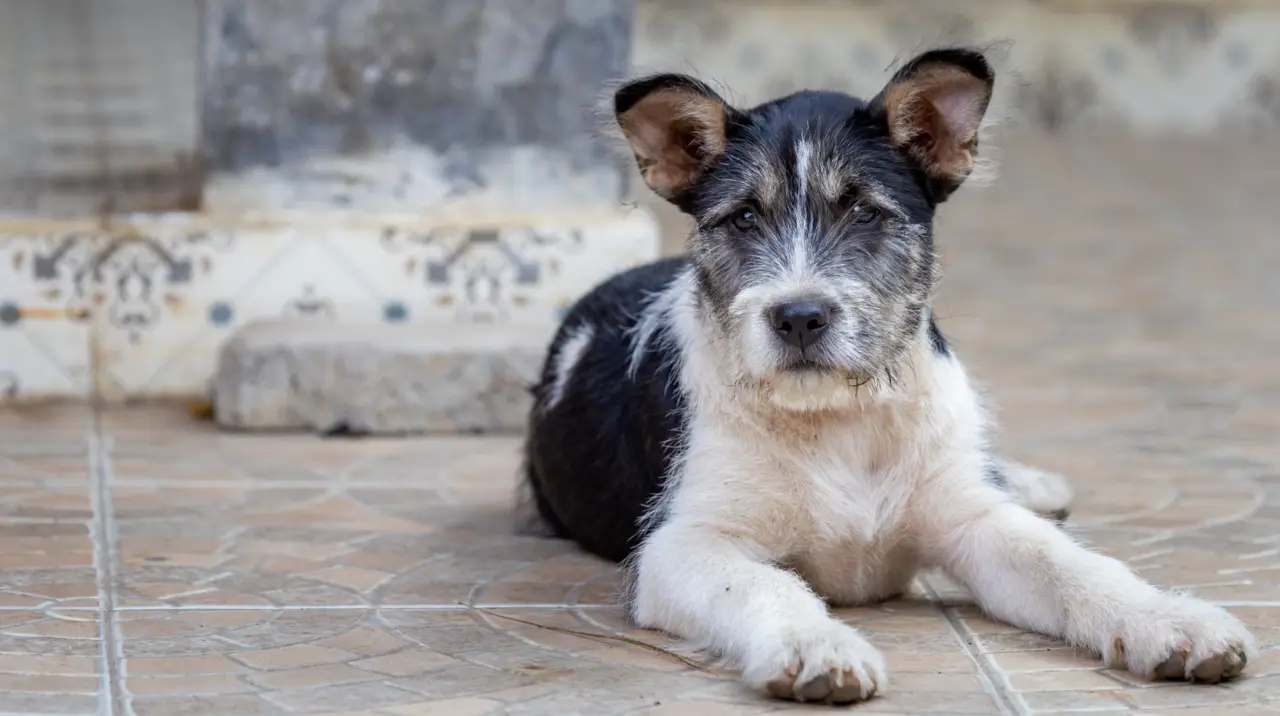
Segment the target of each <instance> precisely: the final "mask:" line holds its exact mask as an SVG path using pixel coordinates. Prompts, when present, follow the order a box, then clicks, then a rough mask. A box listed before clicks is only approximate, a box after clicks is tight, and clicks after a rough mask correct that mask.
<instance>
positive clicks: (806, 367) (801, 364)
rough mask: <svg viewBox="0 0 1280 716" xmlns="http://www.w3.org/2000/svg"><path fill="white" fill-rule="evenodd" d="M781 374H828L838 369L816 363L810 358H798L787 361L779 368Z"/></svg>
mask: <svg viewBox="0 0 1280 716" xmlns="http://www.w3.org/2000/svg"><path fill="white" fill-rule="evenodd" d="M781 370H782V372H783V373H802V374H803V373H828V372H834V371H837V370H838V369H837V368H836V367H835V366H831V365H827V364H826V363H823V362H820V361H816V360H814V359H812V358H805V357H800V358H796V359H794V360H790V361H787V362H786V363H784V364H783V365H782V366H781Z"/></svg>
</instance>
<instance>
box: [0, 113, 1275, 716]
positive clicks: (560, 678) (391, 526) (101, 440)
mask: <svg viewBox="0 0 1280 716" xmlns="http://www.w3.org/2000/svg"><path fill="white" fill-rule="evenodd" d="M1005 156H1006V161H1005V172H1004V179H1003V181H1002V182H1001V183H999V184H998V185H996V186H995V187H992V188H990V189H987V190H984V191H981V192H965V193H963V194H961V195H959V196H958V197H957V198H956V200H955V201H954V203H953V204H952V205H949V206H947V207H946V210H945V211H944V214H943V217H942V220H941V222H940V229H939V235H940V244H941V246H942V247H943V248H944V250H945V252H946V257H947V269H948V270H947V277H946V278H945V279H944V292H943V297H942V298H941V299H940V300H939V302H938V312H939V313H940V314H941V316H942V317H943V327H944V329H945V330H947V331H948V332H949V333H950V334H951V335H952V337H953V340H954V343H955V344H956V345H957V346H958V349H959V350H960V351H961V353H962V355H964V356H966V358H967V360H968V362H969V364H970V366H971V368H972V370H973V372H974V373H975V374H976V376H977V377H978V378H979V379H981V380H982V381H984V382H985V384H986V385H987V386H988V387H989V389H990V393H991V396H992V398H993V400H994V401H995V402H996V404H998V405H999V406H1000V407H1001V417H1002V422H1003V431H1002V434H1001V443H1002V445H1003V447H1004V449H1005V450H1006V451H1007V452H1009V453H1010V454H1012V455H1013V456H1015V457H1017V458H1020V459H1022V460H1025V461H1028V462H1031V463H1033V464H1036V465H1039V466H1043V467H1047V468H1052V469H1056V470H1061V471H1065V472H1067V473H1068V474H1070V475H1071V476H1072V477H1073V479H1074V480H1075V482H1076V485H1077V488H1078V490H1079V493H1080V500H1079V504H1078V507H1077V511H1076V514H1075V516H1074V517H1073V520H1072V521H1073V523H1074V527H1073V529H1075V530H1076V531H1077V532H1078V533H1079V534H1081V535H1082V536H1084V537H1086V538H1087V539H1089V540H1091V541H1092V542H1093V543H1094V544H1096V545H1097V546H1098V548H1100V549H1101V550H1103V551H1105V552H1108V553H1110V554H1113V555H1116V556H1119V557H1122V558H1124V559H1127V560H1129V561H1130V562H1131V563H1132V564H1133V565H1134V566H1135V567H1136V568H1137V569H1138V570H1140V571H1141V572H1142V573H1143V574H1144V575H1146V576H1147V577H1149V578H1151V579H1153V580H1155V581H1157V582H1159V583H1162V584H1166V585H1173V586H1178V587H1184V588H1188V589H1190V590H1192V591H1193V592H1195V593H1197V594H1200V595H1202V596H1204V597H1206V598H1209V599H1212V600H1216V601H1218V602H1219V603H1221V604H1223V605H1225V606H1227V607H1229V608H1230V609H1232V610H1233V611H1235V612H1236V613H1237V614H1239V615H1240V616H1241V617H1242V618H1244V619H1246V620H1247V621H1248V622H1249V623H1250V624H1251V625H1253V627H1254V629H1255V633H1256V634H1257V636H1258V637H1259V639H1260V641H1261V642H1262V643H1263V644H1264V646H1265V647H1266V648H1267V651H1266V652H1265V653H1264V654H1263V656H1262V657H1261V658H1259V659H1257V660H1256V661H1254V662H1253V663H1251V664H1250V665H1249V670H1248V671H1247V674H1248V678H1246V679H1244V680H1242V681H1240V682H1238V683H1235V684H1232V685H1230V686H1225V687H1205V686H1185V685H1149V684H1144V683H1141V682H1138V681H1135V680H1134V679H1133V678H1131V677H1129V676H1128V675H1126V674H1123V673H1115V672H1110V671H1104V670H1102V669H1100V668H1099V667H1098V664H1097V662H1096V661H1095V660H1094V659H1092V658H1091V657H1089V656H1088V655H1083V654H1077V653H1075V652H1073V651H1072V650H1070V649H1067V648H1065V647H1064V646H1063V645H1062V644H1060V643H1057V642H1054V641H1052V640H1050V639H1045V638H1041V637H1037V636H1032V635H1028V634H1024V633H1020V632H1018V631H1017V630H1015V629H1011V628H1007V627H1004V626H1001V625H999V624H995V623H992V622H990V621H987V620H985V619H983V618H982V617H980V616H978V615H977V614H976V613H975V611H974V610H973V609H972V608H971V607H969V606H967V605H966V603H965V600H964V597H963V594H960V593H957V592H956V591H955V590H954V589H953V588H951V587H949V586H948V585H947V584H946V583H945V580H942V579H940V578H937V577H936V576H929V577H926V578H925V579H923V580H922V582H921V585H920V588H919V590H918V593H917V595H916V597H915V598H913V599H910V600H906V601H900V602H894V603H891V604H886V605H882V606H878V607H871V608H865V609H856V610H849V611H846V612H844V613H843V616H844V617H845V618H847V619H848V620H850V621H853V622H856V623H858V624H859V625H860V626H861V627H862V628H864V629H865V630H866V632H867V633H868V634H869V635H870V636H871V638H872V640H873V641H874V642H875V643H876V644H878V645H879V646H880V647H881V648H882V649H883V650H884V652H885V653H886V656H887V659H888V662H889V664H890V667H891V669H892V675H893V682H892V685H891V688H889V689H888V691H887V692H886V693H885V694H884V695H883V697H881V698H877V699H875V700H874V701H872V702H870V703H868V704H864V705H862V706H858V707H855V710H854V713H861V714H891V713H899V714H901V713H938V714H968V713H1004V714H1027V713H1037V714H1039V713H1065V712H1089V713H1114V712H1122V711H1139V710H1141V711H1147V712H1152V713H1165V714H1184V715H1186V716H1190V715H1191V714H1280V648H1278V647H1280V441H1278V440H1277V429H1278V428H1280V419H1278V417H1277V415H1278V414H1277V410H1276V406H1277V405H1278V404H1280V361H1278V360H1277V359H1276V356H1277V355H1280V333H1278V332H1276V331H1275V325H1276V318H1275V316H1276V309H1277V308H1278V307H1280V300H1278V299H1280V280H1277V279H1276V278H1275V277H1276V276H1277V275H1280V274H1278V273H1277V269H1280V241H1277V240H1276V237H1275V230H1274V227H1275V226H1277V225H1280V202H1276V201H1274V199H1272V198H1270V197H1271V195H1272V192H1273V190H1274V187H1276V186H1280V169H1277V167H1280V147H1276V146H1270V145H1266V146H1262V145H1256V144H1254V145H1246V144H1244V143H1238V144H1207V143H1206V144H1178V145H1173V144H1163V145H1156V144H1148V145H1140V146H1134V145H1129V144H1126V143H1124V142H1121V141H1118V140H1114V139H1112V140H1106V141H1103V140H1097V141H1084V140H1078V141H1075V142H1073V143H1070V144H1061V143H1050V142H1044V141H1039V140H1034V139H1021V140H1013V141H1009V142H1007V143H1006V144H1005ZM515 448H516V441H515V439H512V438H456V439H450V438H434V439H417V440H328V441H325V440H320V439H316V438H311V437H284V436H271V437H255V436H235V435H222V434H218V433H217V432H215V431H214V430H212V429H211V428H210V427H209V426H207V425H205V424H202V423H198V422H194V421H193V420H191V419H189V418H188V417H187V416H186V414H185V412H183V411H182V410H181V409H178V408H174V409H167V408H145V409H104V410H99V411H93V410H91V409H90V408H88V407H74V406H68V407H49V408H29V409H23V410H16V409H11V410H9V411H7V412H0V713H42V714H43V713H49V714H88V713H100V714H112V715H113V716H125V715H127V714H138V715H139V716H151V715H159V714H166V715H167V714H210V715H217V716H236V715H241V714H243V715H245V716H252V715H255V714H278V713H279V714H295V713H296V714H318V713H344V714H352V713H360V714H383V715H392V714H398V715H400V716H409V715H419V716H421V715H426V714H430V715H432V716H434V715H437V714H451V715H452V714H456V715H459V716H466V715H468V714H477V715H478V714H496V713H514V714H557V715H558V714H575V713H581V714H615V713H628V714H630V713H646V714H696V715H697V716H716V715H718V714H737V713H759V712H766V711H790V710H795V709H796V708H799V707H791V706H788V705H786V704H781V703H777V702H771V701H766V700H762V699H760V698H758V697H756V696H755V695H753V694H751V693H748V692H745V691H744V690H742V689H741V688H740V687H739V686H738V685H737V683H736V682H735V681H734V680H733V679H732V678H730V677H728V676H727V675H725V674H721V673H717V672H715V671H711V670H706V669H703V668H701V667H700V666H698V665H691V664H687V663H682V662H680V661H678V660H676V659H675V658H672V657H670V656H668V655H665V654H663V653H659V652H656V651H654V650H653V649H651V648H649V647H646V646H644V645H645V644H647V645H663V644H665V643H667V642H665V641H664V640H663V638H662V637H660V636H659V635H656V634H652V633H647V632H640V631H637V630H635V629H633V628H631V627H630V626H628V625H627V624H626V623H625V622H624V620H623V618H622V615H621V613H620V612H619V610H618V609H617V607H615V606H613V605H612V603H611V599H612V594H613V589H614V586H615V577H614V573H613V570H612V568H611V567H610V566H609V565H606V564H603V563H600V562H597V561H595V560H593V559H589V558H587V557H584V556H582V555H580V554H578V553H577V552H576V551H575V550H574V549H573V548H572V547H571V546H570V545H567V544H562V543H557V542H550V541H541V540H536V539H531V538H518V537H515V536H512V534H511V530H510V527H509V523H508V504H509V498H510V494H511V487H512V484H513V480H514V475H515V470H516V460H515ZM818 710H821V711H826V709H825V708H824V709H818Z"/></svg>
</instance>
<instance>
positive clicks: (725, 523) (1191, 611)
mask: <svg viewBox="0 0 1280 716" xmlns="http://www.w3.org/2000/svg"><path fill="white" fill-rule="evenodd" d="M992 82H993V74H992V70H991V68H990V66H989V65H988V63H987V62H986V60H985V59H984V57H983V56H982V54H980V53H978V52H973V51H968V50H961V49H944V50H935V51H931V52H927V53H925V54H922V55H920V56H919V57H916V58H915V59H913V60H912V61H911V62H909V63H907V64H906V65H905V66H903V67H902V68H901V69H900V70H899V71H898V72H897V73H896V74H895V75H894V76H893V78H892V79H891V80H890V82H889V83H888V85H887V86H886V87H885V88H884V89H883V90H882V91H881V92H880V93H879V94H878V95H876V96H875V97H874V98H873V99H871V100H869V101H863V100H860V99H855V98H853V97H849V96H846V95H843V94H838V93H834V92H813V91H809V92H799V93H796V94H793V95H790V96H788V97H784V98H782V99H778V100H775V101H772V102H769V103H766V104H763V105H760V106H758V107H755V108H753V109H746V110H743V109H737V108H734V107H731V106H729V105H728V104H727V103H726V102H725V101H724V100H722V99H721V97H719V96H718V95H717V94H716V93H715V92H714V91H713V90H712V89H711V88H709V87H708V86H707V85H705V84H703V83H701V82H699V81H697V80H695V79H692V78H690V77H686V76H682V75H672V74H664V75H658V76H654V77H649V78H647V79H642V80H639V81H635V82H632V83H629V84H626V85H625V86H623V87H622V88H621V89H620V90H618V92H617V93H616V95H615V96H614V109H615V111H616V116H617V120H618V124H619V126H620V127H621V129H622V133H623V134H624V135H625V137H626V139H627V141H628V142H629V144H630V147H631V149H632V150H633V151H634V153H635V157H636V160H637V161H638V162H639V165H640V169H641V173H642V175H643V177H644V180H645V182H646V183H647V184H648V186H649V187H650V188H652V189H653V190H654V191H655V192H657V193H658V194H659V195H661V196H662V197H664V198H665V199H667V200H669V201H671V202H672V203H674V204H675V205H676V206H677V207H679V208H680V209H681V210H683V211H684V212H686V213H688V214H689V215H690V216H692V217H693V218H694V219H695V220H696V223H697V230H696V232H695V233H694V235H693V236H691V237H690V239H689V244H688V257H687V258H673V259H667V260H663V261H658V262H656V263H653V264H650V265H647V266H643V267H640V268H636V269H632V270H630V271H626V272H624V273H621V274H619V275H617V276H615V277H614V278H612V279H610V280H609V281H607V282H606V283H604V284H603V285H601V286H599V287H598V288H596V289H595V290H594V291H592V292H591V293H590V294H589V295H587V296H586V297H585V298H583V299H582V300H581V301H579V302H578V303H577V305H576V306H574V307H573V309H572V310H571V311H570V312H569V314H568V316H567V317H566V318H565V320H564V323H563V325H562V326H561V328H560V330H559V332H558V334H557V336H556V337H555V339H554V342H553V344H552V346H551V349H550V354H549V355H548V357H547V361H546V367H545V370H544V371H543V374H542V377H541V381H540V383H539V384H538V385H537V386H536V387H535V389H534V396H535V403H536V404H535V407H534V409H533V414H532V417H531V422H530V426H529V436H528V444H527V454H526V460H527V473H528V474H527V480H528V485H529V487H530V488H531V493H532V498H533V505H534V506H536V508H537V512H538V514H539V515H540V516H541V519H542V520H543V521H544V522H545V524H546V526H547V527H548V528H549V529H550V531H551V532H552V533H554V534H555V535H558V536H560V537H565V538H572V539H574V540H576V541H577V542H579V543H580V544H581V545H582V546H583V547H584V548H586V549H587V550H589V551H591V552H594V553H595V554H598V555H601V556H603V557H607V558H609V559H613V560H625V561H626V564H627V568H628V571H629V580H630V585H631V586H630V588H629V594H628V600H629V608H630V611H631V615H632V616H633V618H634V619H635V621H636V622H637V623H638V624H639V625H641V626H644V627H649V628H654V629H660V630H663V631H666V632H669V633H671V634H674V635H677V636H680V637H683V638H685V639H686V640H688V641H689V642H691V644H692V645H693V646H695V647H698V648H704V649H707V650H709V651H711V652H713V653H715V654H717V655H719V656H720V657H722V658H723V659H724V661H725V662H726V663H727V664H729V665H731V666H732V667H734V668H737V669H741V671H742V678H743V680H744V681H745V682H746V683H747V684H748V685H750V686H752V687H761V688H767V689H768V691H769V692H771V693H772V694H774V695H776V696H780V697H784V698H791V699H796V700H801V701H829V702H833V703H848V702H853V701H858V700H861V699H866V698H868V697H870V696H871V695H873V694H875V693H876V692H878V691H880V690H883V689H884V688H885V686H886V684H887V675H886V673H885V664H884V659H883V658H882V657H881V655H880V653H879V652H878V651H877V650H876V648H875V647H874V646H872V645H871V644H870V643H868V642H867V640H866V639H865V638H863V636H862V635H861V634H860V633H859V632H858V631H857V630H856V629H854V628H853V627H851V626H848V625H846V624H843V623H841V622H839V621H837V620H835V619H833V618H832V617H831V615H830V614H829V612H828V605H856V604H864V603H867V602H874V601H877V600H883V599H886V598H889V597H892V596H894V595H897V594H900V593H902V592H903V591H904V590H905V589H906V588H907V587H908V585H909V583H910V581H911V580H912V577H913V576H914V575H915V574H916V571H917V570H918V569H920V568H922V567H940V568H942V569H944V570H946V571H947V572H948V573H949V574H951V575H952V576H954V577H955V578H957V579H958V580H959V581H960V582H962V583H963V584H965V585H966V586H967V587H968V588H969V589H970V590H971V591H972V593H973V595H974V597H975V598H976V600H977V602H978V604H979V605H980V606H981V607H982V609H983V610H984V611H985V612H986V613H988V614H990V615H991V616H992V617H994V618H996V619H1000V620H1003V621H1006V622H1008V623H1010V624H1013V625H1016V626H1019V627H1021V628H1025V629H1029V630H1032V631H1036V632H1040V633H1043V634H1047V635H1051V636H1055V637H1061V638H1063V639H1065V640H1066V641H1068V642H1069V643H1071V644H1073V645H1077V646H1080V647H1085V648H1088V649H1091V650H1093V651H1095V652H1097V653H1099V654H1101V656H1102V658H1103V659H1104V660H1105V661H1106V662H1107V663H1109V664H1112V665H1115V666H1123V667H1126V668H1128V669H1129V670H1130V671H1132V672H1134V673H1136V674H1140V675H1143V676H1146V677H1150V678H1166V679H1188V680H1194V681H1204V682H1217V681H1220V680H1223V679H1228V678H1232V677H1234V676H1236V675H1238V674H1239V673H1240V672H1241V670H1242V668H1243V667H1244V665H1245V663H1246V661H1247V659H1248V656H1249V655H1250V654H1252V653H1253V650H1254V648H1255V647H1254V642H1253V639H1252V637H1251V635H1250V634H1249V632H1248V631H1247V630H1246V628H1245V626H1244V625H1243V624H1242V623H1241V622H1240V621H1239V620H1237V619H1236V618H1235V617H1233V616H1232V615H1230V614H1228V613H1227V612H1226V611H1224V610H1222V609H1220V608H1218V607H1216V606H1213V605H1211V604H1209V603H1207V602H1204V601H1200V600H1198V599H1194V598H1192V597H1189V596H1185V595H1180V594H1175V593H1171V592H1168V591H1163V590H1161V589H1159V588H1157V587H1155V586H1152V585H1151V584H1149V583H1147V582H1145V581H1143V580H1142V579H1140V578H1138V577H1137V576H1136V575H1134V573H1133V572H1131V571H1130V570H1129V569H1128V568H1127V567H1126V566H1125V565H1124V564H1122V563H1121V562H1119V561H1117V560H1114V559H1110V558H1107V557H1104V556H1101V555H1098V554H1095V553H1094V552H1091V551H1089V550H1088V549H1086V548H1084V547H1083V546H1081V545H1080V544H1078V543H1077V542H1076V541H1075V540H1073V539H1072V538H1071V537H1069V536H1068V535H1067V534H1066V533H1064V532H1063V531H1062V530H1060V529H1059V528H1058V526H1057V525H1055V523H1054V522H1053V521H1052V520H1050V519H1046V517H1045V516H1044V515H1047V514H1052V513H1056V512H1060V511H1062V510H1065V508H1066V507H1067V500H1068V499H1069V497H1070V494H1069V490H1068V489H1067V487H1066V483H1065V482H1064V481H1063V480H1061V478H1058V477H1057V476H1054V475H1050V474H1047V473H1042V472H1039V471H1036V470H1032V469H1030V468H1025V467H1022V466H1019V465H1016V464H1012V463H1009V462H1006V461H1002V460H1000V459H999V458H996V457H994V456H993V455H992V453H991V451H990V449H989V447H988V440H987V437H988V420H987V417H986V415H985V414H984V411H983V408H982V406H981V405H980V403H979V400H978V398H977V397H976V395H975V391H974V388H973V387H972V386H971V384H970V381H969V378H968V377H967V376H966V374H965V370H964V368H963V367H962V366H961V364H960V361H959V360H958V359H957V358H956V356H955V355H954V354H953V353H952V351H951V350H950V349H949V348H948V346H947V343H946V341H945V339H944V338H943V336H942V334H941V332H940V331H939V330H938V326H937V325H936V324H935V322H934V320H933V317H932V315H931V314H930V299H931V296H932V295H933V292H934V285H935V280H936V278H937V275H938V271H937V268H936V265H935V263H936V259H935V251H934V245H933V232H932V227H933V217H934V211H935V209H936V207H937V206H938V204H939V203H941V202H942V201H944V200H946V199H947V197H948V196H950V194H951V193H952V192H953V191H955V190H956V189H957V188H958V187H959V186H960V185H961V183H962V182H964V181H965V179H966V177H967V176H968V175H969V174H970V173H971V171H972V170H973V167H974V162H975V159H976V151H977V149H978V140H977V136H978V130H979V126H980V124H981V122H982V119H983V116H984V114H985V113H986V109H987V105H988V103H989V100H990V97H991V91H992ZM1028 508H1030V509H1028ZM1037 512H1039V513H1041V514H1037Z"/></svg>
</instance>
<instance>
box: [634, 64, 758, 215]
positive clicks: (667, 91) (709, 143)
mask: <svg viewBox="0 0 1280 716" xmlns="http://www.w3.org/2000/svg"><path fill="white" fill-rule="evenodd" d="M613 110H614V114H615V115H616V117H617V119H618V126H619V127H620V128H621V129H622V134H623V135H624V136H625V137H626V138H627V143H628V144H630V145H631V151H632V152H633V153H634V154H635V156H636V163H637V164H639V165H640V175H641V176H642V177H644V183H645V184H647V185H649V188H650V189H652V190H653V191H654V192H655V193H656V194H658V196H661V197H662V198H664V199H667V200H669V201H675V200H676V198H677V197H679V196H680V194H681V193H683V192H684V191H685V190H686V189H688V188H689V187H690V186H691V185H692V184H693V183H694V181H696V180H697V178H698V177H699V176H700V175H701V174H702V173H703V172H704V171H706V169H707V168H708V167H710V166H711V165H712V164H713V163H715V161H716V159H718V158H719V157H720V155H721V154H723V153H724V147H725V133H726V130H727V128H728V125H729V122H730V121H731V120H732V117H733V115H734V114H736V110H734V109H733V108H732V107H730V106H729V105H728V104H727V103H726V102H725V101H724V100H723V99H721V98H720V95H718V94H716V93H715V91H714V90H712V89H711V88H710V87H708V86H707V85H705V84H703V83H702V82H699V81H698V80H695V79H693V78H692V77H688V76H685V75H676V74H661V75H654V76H652V77H646V78H644V79H640V80H636V81H634V82H630V83H628V84H626V85H624V86H623V87H622V88H621V89H619V90H618V91H617V93H616V94H615V95H614V96H613Z"/></svg>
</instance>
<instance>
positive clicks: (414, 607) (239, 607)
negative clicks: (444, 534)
mask: <svg viewBox="0 0 1280 716" xmlns="http://www.w3.org/2000/svg"><path fill="white" fill-rule="evenodd" d="M1206 601H1208V602H1209V603H1210V604H1212V605H1214V606H1218V607H1223V608H1231V607H1237V608H1241V609H1244V608H1252V609H1280V601H1276V602H1269V601H1250V600H1242V601H1235V600H1230V599H1226V600H1212V599H1210V600H1206ZM938 606H939V608H940V609H947V608H951V607H943V606H942V604H941V603H939V604H938ZM44 608H45V607H43V606H39V605H37V606H33V607H11V606H3V607H0V613H3V612H38V611H42V610H43V609H44ZM618 608H621V605H619V604H554V603H548V602H538V603H530V604H521V603H519V602H493V603H487V604H486V603H483V602H482V603H480V604H476V605H473V606H463V605H460V604H289V605H267V606H263V605H261V604H162V605H156V606H147V605H139V604H135V605H119V604H117V605H116V606H115V611H116V612H117V613H118V612H216V611H227V612H272V611H286V612H290V611H329V610H332V611H359V610H362V609H367V610H370V611H415V612H423V611H429V612H448V611H467V610H469V609H543V610H547V611H556V610H575V609H618ZM56 609H57V611H59V612H97V611H101V610H100V609H99V608H98V607H75V606H60V605H57V606H56ZM0 716H3V714H0Z"/></svg>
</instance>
